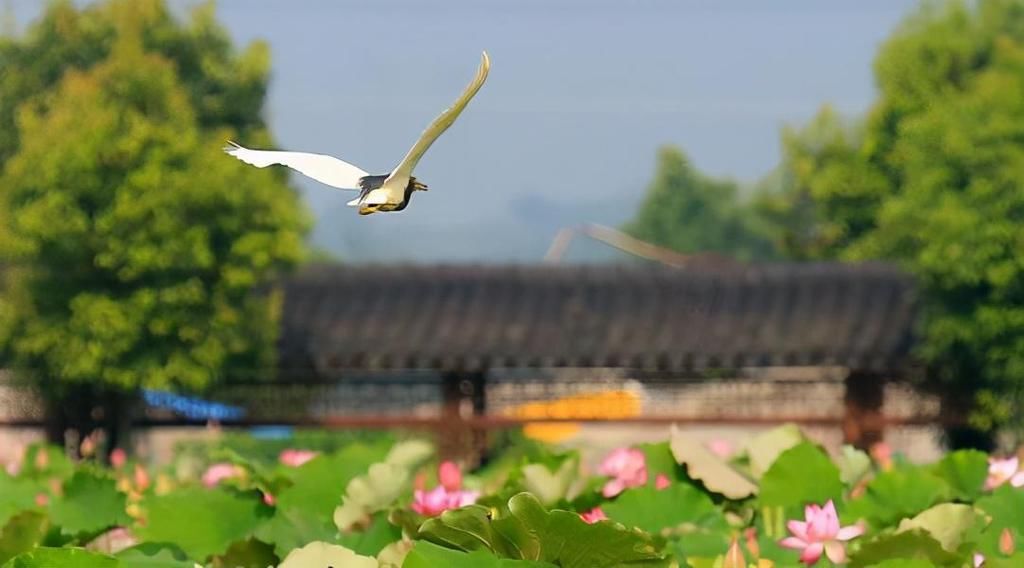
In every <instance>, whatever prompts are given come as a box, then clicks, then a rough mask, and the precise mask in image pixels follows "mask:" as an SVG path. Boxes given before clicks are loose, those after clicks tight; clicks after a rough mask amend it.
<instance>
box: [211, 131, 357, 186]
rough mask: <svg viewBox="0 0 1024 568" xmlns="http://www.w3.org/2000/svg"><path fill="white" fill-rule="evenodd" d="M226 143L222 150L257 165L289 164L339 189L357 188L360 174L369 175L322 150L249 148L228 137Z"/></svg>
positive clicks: (261, 166) (294, 168)
mask: <svg viewBox="0 0 1024 568" xmlns="http://www.w3.org/2000/svg"><path fill="white" fill-rule="evenodd" d="M228 144H230V146H227V147H226V148H224V151H225V152H227V153H228V154H230V155H232V156H234V157H236V158H238V159H239V160H241V161H243V162H245V163H247V164H249V165H252V166H256V167H257V168H265V167H267V166H272V165H275V164H280V165H282V166H288V167H289V168H291V169H293V170H295V171H297V172H299V173H300V174H303V175H305V176H307V177H311V178H313V179H315V180H316V181H318V182H320V183H323V184H326V185H329V186H331V187H336V188H338V189H349V190H358V189H359V178H361V177H364V176H367V175H369V174H367V173H366V172H364V171H363V170H361V169H359V168H357V167H356V166H353V165H352V164H350V163H348V162H344V161H342V160H339V159H338V158H335V157H333V156H327V155H325V154H309V153H306V152H280V151H275V150H250V149H249V148H243V147H242V146H239V145H238V144H235V143H234V142H230V141H229V142H228Z"/></svg>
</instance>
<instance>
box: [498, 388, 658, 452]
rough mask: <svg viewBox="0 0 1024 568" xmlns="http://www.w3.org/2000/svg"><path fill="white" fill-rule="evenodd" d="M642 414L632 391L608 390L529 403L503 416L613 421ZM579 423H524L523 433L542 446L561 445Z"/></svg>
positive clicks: (639, 402)
mask: <svg viewBox="0 0 1024 568" xmlns="http://www.w3.org/2000/svg"><path fill="white" fill-rule="evenodd" d="M642 410H643V399H642V397H641V394H640V393H638V392H635V391H631V390H608V391H600V392H596V393H587V394H578V395H572V396H567V397H562V398H559V399H556V400H551V401H538V402H528V403H525V404H520V405H518V406H514V407H512V408H511V409H509V410H507V411H506V414H508V415H509V416H513V417H515V418H520V419H524V420H531V419H534V420H539V419H551V418H554V419H560V420H565V419H574V418H575V419H584V418H585V419H588V420H595V419H596V420H616V419H621V418H632V417H636V416H639V415H640V413H641V412H642ZM579 430H580V423H579V422H558V423H545V422H536V423H527V424H526V425H525V426H524V427H523V433H524V434H525V435H526V436H527V437H529V438H533V439H535V440H540V441H543V442H549V443H554V442H561V441H564V440H566V439H568V438H571V437H573V436H575V435H576V434H577V433H578V432H579Z"/></svg>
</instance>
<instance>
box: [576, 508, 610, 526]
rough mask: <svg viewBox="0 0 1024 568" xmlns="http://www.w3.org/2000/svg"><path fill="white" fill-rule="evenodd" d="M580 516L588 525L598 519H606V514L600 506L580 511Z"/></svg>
mask: <svg viewBox="0 0 1024 568" xmlns="http://www.w3.org/2000/svg"><path fill="white" fill-rule="evenodd" d="M580 518H582V519H583V521H584V522H585V523H587V524H588V525H592V524H594V523H596V522H598V521H607V520H608V515H605V514H604V511H602V510H601V507H594V508H593V509H591V510H589V511H587V512H586V513H580Z"/></svg>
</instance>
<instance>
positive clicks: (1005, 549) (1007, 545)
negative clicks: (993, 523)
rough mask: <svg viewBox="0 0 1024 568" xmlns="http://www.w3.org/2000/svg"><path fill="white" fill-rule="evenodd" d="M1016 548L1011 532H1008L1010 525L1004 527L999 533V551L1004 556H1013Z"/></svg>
mask: <svg viewBox="0 0 1024 568" xmlns="http://www.w3.org/2000/svg"><path fill="white" fill-rule="evenodd" d="M1016 550H1017V546H1016V543H1014V542H1013V533H1012V532H1010V527H1006V528H1005V529H1003V532H1001V533H999V552H1001V553H1003V555H1004V556H1013V553H1014V551H1016Z"/></svg>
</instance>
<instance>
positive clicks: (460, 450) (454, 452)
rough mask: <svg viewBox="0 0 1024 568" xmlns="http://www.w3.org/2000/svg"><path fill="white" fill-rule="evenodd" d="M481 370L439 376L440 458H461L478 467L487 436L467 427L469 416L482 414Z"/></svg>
mask: <svg viewBox="0 0 1024 568" xmlns="http://www.w3.org/2000/svg"><path fill="white" fill-rule="evenodd" d="M486 384H487V375H486V372H485V371H478V372H464V371H452V372H446V373H444V374H442V375H441V396H442V401H443V402H442V409H441V425H440V428H439V432H438V434H439V435H440V439H439V440H438V441H439V444H438V449H439V452H440V454H441V456H442V457H443V458H446V459H462V460H465V461H467V462H468V463H470V464H474V465H475V464H478V463H479V462H480V461H481V460H482V459H483V453H484V451H485V449H486V446H487V433H486V431H485V430H484V429H482V428H471V427H470V426H469V425H468V424H467V423H466V418H468V417H469V416H473V417H477V418H479V417H483V416H484V414H485V412H486V410H487V409H486V400H487V399H486Z"/></svg>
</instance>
